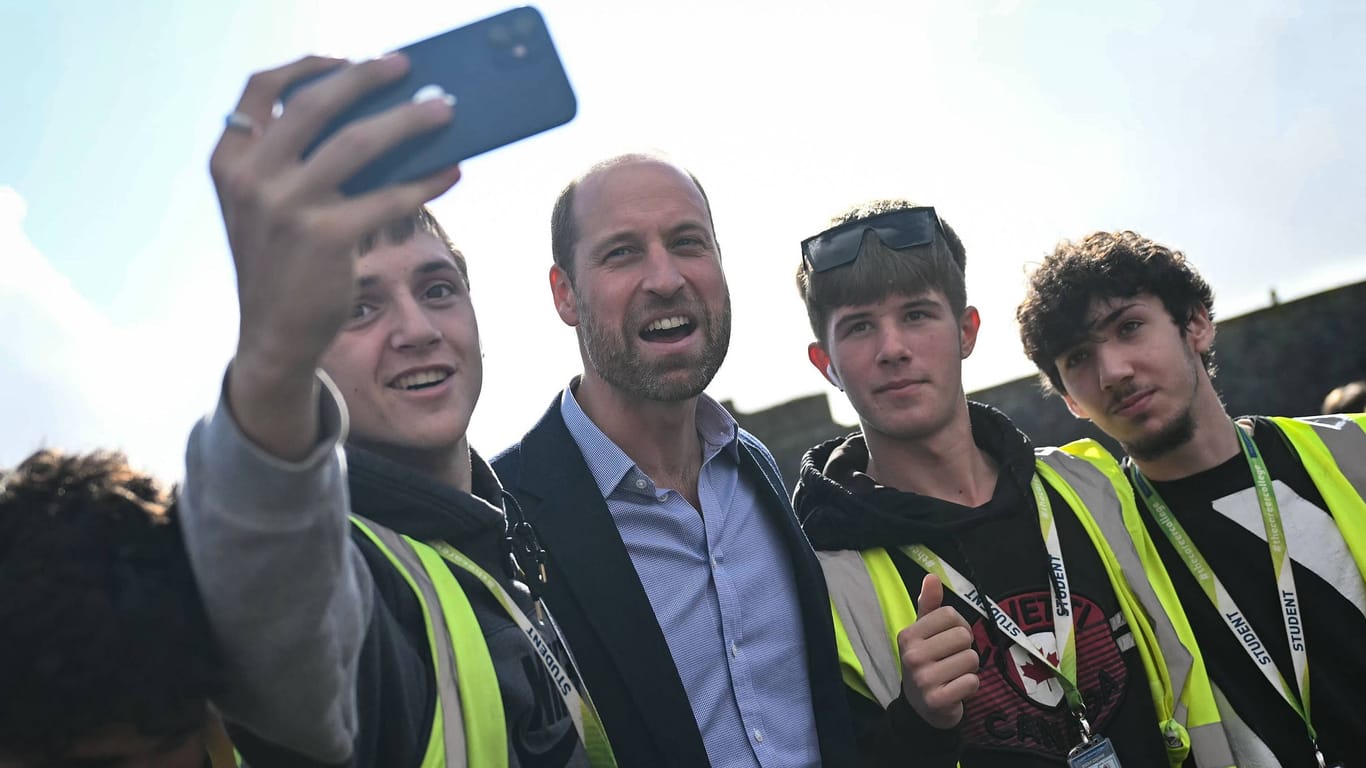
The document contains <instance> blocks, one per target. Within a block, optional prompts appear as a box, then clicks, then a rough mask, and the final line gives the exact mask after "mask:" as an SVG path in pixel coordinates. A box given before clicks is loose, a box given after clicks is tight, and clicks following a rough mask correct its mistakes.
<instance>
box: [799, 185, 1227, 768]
mask: <svg viewBox="0 0 1366 768" xmlns="http://www.w3.org/2000/svg"><path fill="white" fill-rule="evenodd" d="M831 223H832V226H831V227H830V228H829V229H826V230H825V231H823V232H821V233H820V234H817V235H815V236H813V237H811V238H808V239H807V240H806V241H805V242H803V244H802V260H801V263H800V265H799V267H798V271H797V287H798V292H799V293H800V294H801V297H802V299H803V301H804V302H805V305H806V309H807V314H808V317H809V319H810V321H811V328H812V331H813V332H814V333H815V335H816V341H814V342H812V343H811V345H810V349H809V356H810V360H811V363H812V365H813V366H814V367H815V368H816V369H817V370H818V371H820V372H821V374H822V375H823V376H824V377H825V378H826V379H827V380H828V381H829V382H830V383H831V384H833V385H834V386H836V387H838V388H839V389H840V390H842V391H843V392H845V394H846V395H847V396H848V398H849V402H850V403H851V404H852V405H853V406H854V409H855V411H857V412H858V415H859V424H860V427H861V429H860V431H859V432H857V433H854V434H853V435H850V436H848V437H844V438H836V439H834V440H830V441H828V442H826V443H824V444H822V445H819V446H816V447H815V448H813V449H812V450H811V451H809V452H808V453H807V455H806V456H805V458H804V459H803V462H802V473H801V478H800V481H799V485H798V487H797V490H796V493H795V495H794V502H793V504H794V506H795V507H796V510H797V514H798V517H799V519H801V520H802V523H803V527H804V528H805V530H806V534H807V536H808V537H809V538H810V539H811V543H812V544H813V545H814V546H815V547H816V548H817V550H818V551H819V554H820V557H821V562H822V566H823V568H824V569H825V574H826V579H827V582H828V584H829V589H830V594H831V599H832V602H833V604H834V607H835V611H836V615H837V622H838V623H837V632H838V637H839V646H840V655H841V662H842V665H843V670H844V676H845V681H846V683H847V685H848V687H849V698H850V701H851V706H852V707H853V709H854V712H855V719H856V722H857V723H859V735H860V743H861V746H862V748H863V753H864V756H865V758H866V760H867V762H868V763H869V764H874V765H889V766H890V765H906V764H909V763H911V762H913V761H914V760H915V759H917V758H918V759H919V760H920V761H922V762H921V763H919V764H922V765H925V766H927V767H928V766H952V765H955V764H959V765H962V766H963V767H964V768H985V767H986V766H1002V767H1003V768H1004V767H1005V766H1011V767H1012V768H1022V767H1028V766H1038V767H1039V768H1042V767H1043V766H1062V765H1068V766H1098V765H1111V764H1113V763H1110V762H1106V761H1107V760H1114V759H1117V760H1119V761H1120V762H1122V763H1123V764H1124V765H1128V766H1156V765H1171V766H1180V765H1183V764H1188V763H1187V761H1188V758H1191V756H1192V755H1194V759H1193V761H1192V762H1194V763H1196V764H1198V765H1200V766H1204V767H1205V768H1226V766H1228V765H1230V764H1231V761H1230V760H1228V759H1227V745H1226V744H1224V743H1223V742H1222V733H1221V732H1220V731H1219V726H1218V723H1217V713H1216V712H1215V710H1214V707H1213V703H1212V701H1209V700H1208V699H1207V698H1206V699H1205V700H1203V701H1202V700H1201V699H1200V698H1199V695H1200V693H1201V691H1202V681H1203V678H1202V677H1201V675H1200V672H1199V670H1193V669H1191V668H1190V666H1189V664H1185V665H1184V666H1183V665H1182V664H1181V661H1182V659H1183V658H1185V660H1186V661H1188V660H1189V657H1188V656H1187V655H1185V650H1184V648H1183V647H1182V645H1181V643H1180V641H1179V638H1178V637H1177V635H1176V633H1175V631H1174V628H1173V627H1172V626H1171V625H1170V624H1169V623H1166V622H1152V623H1149V622H1148V621H1147V619H1146V618H1145V617H1144V616H1143V615H1142V613H1141V612H1140V611H1139V610H1137V605H1136V603H1135V602H1134V600H1133V597H1132V594H1131V591H1130V587H1129V586H1128V585H1126V584H1125V583H1124V581H1123V572H1122V570H1121V568H1120V567H1119V564H1118V562H1117V559H1116V555H1115V553H1114V552H1112V551H1111V548H1110V546H1109V544H1107V541H1106V539H1107V536H1108V535H1109V533H1108V532H1107V530H1106V529H1105V528H1104V526H1103V525H1102V521H1110V522H1117V521H1119V519H1120V514H1119V509H1120V507H1121V506H1123V505H1125V504H1132V500H1131V497H1129V496H1128V494H1127V492H1126V493H1124V494H1119V493H1117V491H1116V489H1115V488H1114V487H1113V486H1112V485H1111V484H1110V483H1109V482H1107V481H1106V479H1105V476H1104V475H1103V474H1101V473H1100V472H1099V471H1098V470H1096V469H1095V468H1093V467H1092V466H1091V465H1090V464H1089V463H1087V462H1086V461H1084V460H1082V459H1078V458H1075V457H1072V456H1070V455H1068V454H1065V453H1063V452H1061V451H1058V450H1057V449H1050V448H1044V449H1037V450H1036V449H1034V448H1033V447H1032V446H1031V444H1030V442H1029V438H1028V437H1026V436H1025V435H1024V434H1022V433H1021V432H1020V431H1019V430H1017V429H1016V428H1015V427H1014V425H1013V424H1011V422H1010V420H1009V419H1008V418H1007V417H1006V415H1005V414H1003V413H1001V412H1000V411H998V410H996V409H994V408H992V407H990V406H987V405H983V404H980V403H973V402H969V401H968V400H967V399H966V396H965V394H964V390H963V380H962V366H963V360H964V359H966V358H967V357H968V356H969V355H970V354H972V351H973V347H974V345H975V342H976V339H977V331H978V328H979V326H980V322H981V321H980V319H979V316H978V312H977V310H976V309H975V308H974V307H972V306H969V305H968V304H967V293H966V287H965V284H964V267H965V264H966V251H965V249H964V247H963V243H962V241H961V240H960V239H959V238H958V236H957V234H956V233H955V232H954V231H953V229H952V228H951V227H949V226H948V224H947V223H945V222H943V221H942V220H941V219H940V218H939V216H938V215H937V213H936V212H935V210H934V209H933V208H930V207H925V206H917V205H914V204H912V203H910V202H907V201H904V200H878V201H873V202H871V203H868V204H865V205H860V206H855V207H853V208H851V209H850V210H848V211H846V212H845V213H843V214H841V215H840V216H837V217H836V218H835V219H834V220H833V221H832V222H831ZM1126 491H1127V489H1126ZM1106 524H1109V523H1106ZM917 595H918V597H914V596H917ZM1164 618H1165V617H1164ZM1164 659H1165V662H1164ZM1178 704H1179V707H1178Z"/></svg>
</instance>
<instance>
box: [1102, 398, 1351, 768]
mask: <svg viewBox="0 0 1366 768" xmlns="http://www.w3.org/2000/svg"><path fill="white" fill-rule="evenodd" d="M1233 431H1234V432H1235V433H1237V435H1238V444H1239V445H1240V446H1241V447H1242V449H1243V457H1244V458H1245V459H1247V466H1248V469H1250V470H1251V471H1252V482H1253V485H1254V486H1255V488H1256V489H1257V503H1258V505H1259V506H1260V507H1261V510H1262V525H1263V527H1264V528H1265V530H1266V542H1267V546H1268V548H1269V549H1270V550H1271V566H1272V568H1273V569H1274V571H1275V574H1276V587H1277V590H1278V591H1279V592H1280V599H1279V600H1278V601H1277V602H1278V603H1279V604H1280V607H1281V618H1282V619H1283V621H1284V623H1285V635H1286V639H1287V640H1289V643H1290V661H1291V664H1292V665H1293V666H1294V669H1295V682H1296V683H1297V684H1298V686H1299V690H1298V691H1296V690H1295V689H1293V688H1291V687H1290V684H1289V683H1287V682H1286V680H1285V676H1284V675H1282V674H1281V671H1280V669H1278V668H1277V667H1276V664H1275V662H1273V661H1272V659H1271V654H1270V653H1269V652H1268V651H1267V650H1266V646H1265V645H1263V644H1262V641H1261V638H1259V637H1258V636H1257V632H1256V630H1254V629H1253V628H1252V624H1251V623H1249V622H1248V621H1247V619H1246V618H1245V617H1244V616H1243V612H1242V611H1241V610H1239V608H1238V605H1237V603H1235V602H1234V600H1233V596H1232V595H1230V594H1229V592H1228V590H1227V589H1226V588H1225V587H1224V583H1223V582H1222V581H1220V580H1219V577H1218V576H1217V575H1215V573H1214V569H1212V568H1210V566H1209V563H1208V562H1206V561H1205V558H1204V556H1203V555H1201V554H1200V550H1198V549H1196V547H1195V542H1193V541H1191V539H1190V536H1188V535H1187V534H1186V529H1185V528H1182V527H1181V523H1179V522H1177V519H1176V515H1174V514H1172V510H1171V507H1169V506H1167V503H1166V502H1165V501H1163V500H1162V497H1161V496H1159V495H1158V493H1157V489H1155V488H1153V487H1152V484H1151V483H1149V482H1148V479H1147V478H1146V477H1144V476H1143V473H1142V472H1139V471H1138V467H1137V466H1135V465H1134V464H1133V463H1132V462H1130V463H1129V467H1128V469H1129V477H1130V478H1131V479H1132V480H1133V483H1134V487H1135V488H1136V489H1137V490H1138V493H1139V495H1140V496H1142V497H1143V501H1144V503H1146V504H1147V506H1148V510H1149V511H1150V512H1152V515H1153V519H1154V520H1155V521H1156V522H1157V525H1158V527H1159V528H1161V529H1162V532H1163V533H1165V534H1166V535H1167V540H1168V541H1170V542H1171V543H1172V547H1173V548H1174V549H1175V550H1176V553H1177V554H1178V555H1180V556H1181V559H1182V560H1183V561H1184V562H1185V563H1186V567H1187V568H1189V569H1190V572H1191V575H1192V576H1194V577H1195V580H1196V582H1198V583H1199V584H1200V589H1201V590H1203V591H1204V593H1205V596H1206V597H1208V598H1209V599H1210V602H1211V603H1213V604H1214V607H1215V609H1216V610H1218V611H1219V615H1220V616H1221V617H1222V618H1223V620H1224V624H1225V625H1227V626H1228V628H1229V630H1230V631H1231V632H1233V635H1234V637H1237V638H1238V641H1239V643H1240V644H1241V645H1242V646H1243V650H1245V651H1247V655H1248V656H1249V657H1251V658H1252V661H1253V663H1254V664H1256V665H1257V668H1258V669H1260V670H1261V671H1262V674H1263V675H1265V676H1266V679H1267V682H1269V683H1271V685H1272V687H1273V688H1275V689H1276V691H1277V692H1279V693H1280V694H1281V697H1282V698H1283V699H1285V702H1286V703H1287V704H1289V705H1290V708H1291V709H1293V710H1295V714H1297V715H1299V716H1300V718H1301V719H1302V720H1304V727H1305V730H1307V731H1308V732H1309V740H1310V742H1312V743H1313V745H1314V754H1315V756H1316V757H1317V758H1318V760H1319V765H1323V764H1324V758H1323V753H1322V752H1321V751H1320V750H1319V744H1318V734H1317V733H1316V732H1315V731H1314V726H1313V724H1312V723H1311V722H1310V717H1309V654H1308V653H1307V652H1306V651H1305V645H1304V623H1303V621H1302V619H1301V617H1300V600H1299V591H1298V590H1296V588H1295V575H1294V570H1293V568H1292V567H1291V564H1290V558H1289V557H1287V552H1286V542H1285V529H1284V528H1283V527H1282V526H1281V510H1280V506H1279V505H1277V504H1276V492H1275V490H1274V489H1273V488H1272V487H1271V473H1270V472H1268V471H1267V469H1266V462H1264V461H1262V455H1261V452H1260V451H1258V450H1257V444H1256V443H1254V442H1252V438H1251V437H1249V436H1248V435H1247V433H1246V432H1244V431H1243V430H1242V428H1240V427H1239V426H1238V425H1237V424H1234V425H1233ZM1297 694H1298V695H1297Z"/></svg>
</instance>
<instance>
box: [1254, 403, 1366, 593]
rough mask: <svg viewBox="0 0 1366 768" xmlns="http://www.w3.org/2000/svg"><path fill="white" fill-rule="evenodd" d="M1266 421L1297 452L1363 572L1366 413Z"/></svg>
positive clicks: (1365, 552)
mask: <svg viewBox="0 0 1366 768" xmlns="http://www.w3.org/2000/svg"><path fill="white" fill-rule="evenodd" d="M1271 421H1272V423H1274V424H1275V425H1276V427H1277V428H1279V429H1280V430H1281V434H1282V435H1285V437H1286V439H1287V440H1288V441H1289V443H1290V446H1291V448H1293V449H1294V451H1295V453H1296V454H1298V455H1299V459H1300V463H1301V464H1303V465H1304V469H1305V472H1306V473H1308V475H1309V479H1310V480H1311V481H1313V483H1314V487H1315V488H1317V489H1318V491H1319V495H1320V496H1322V497H1323V503H1324V504H1327V505H1328V511H1329V512H1330V513H1331V514H1332V515H1333V522H1335V523H1337V526H1338V530H1339V531H1340V532H1341V533H1342V538H1343V540H1344V541H1346V542H1347V549H1348V550H1349V551H1351V553H1352V559H1353V560H1354V561H1356V564H1357V570H1358V571H1360V572H1361V573H1362V574H1363V575H1364V576H1366V501H1363V499H1366V414H1349V415H1341V416H1315V417H1310V418H1306V419H1290V418H1285V417H1279V416H1276V417H1272V419H1271Z"/></svg>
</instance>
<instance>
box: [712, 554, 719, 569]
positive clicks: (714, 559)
mask: <svg viewBox="0 0 1366 768" xmlns="http://www.w3.org/2000/svg"><path fill="white" fill-rule="evenodd" d="M711 567H713V568H720V567H721V561H720V560H717V559H716V558H715V557H713V558H712V559H711Z"/></svg>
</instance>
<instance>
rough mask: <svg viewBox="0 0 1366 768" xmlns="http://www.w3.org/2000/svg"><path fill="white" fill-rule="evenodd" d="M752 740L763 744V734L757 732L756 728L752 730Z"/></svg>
mask: <svg viewBox="0 0 1366 768" xmlns="http://www.w3.org/2000/svg"><path fill="white" fill-rule="evenodd" d="M754 740H755V741H757V742H759V743H760V744H763V743H764V732H763V731H761V730H759V729H758V728H755V729H754Z"/></svg>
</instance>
